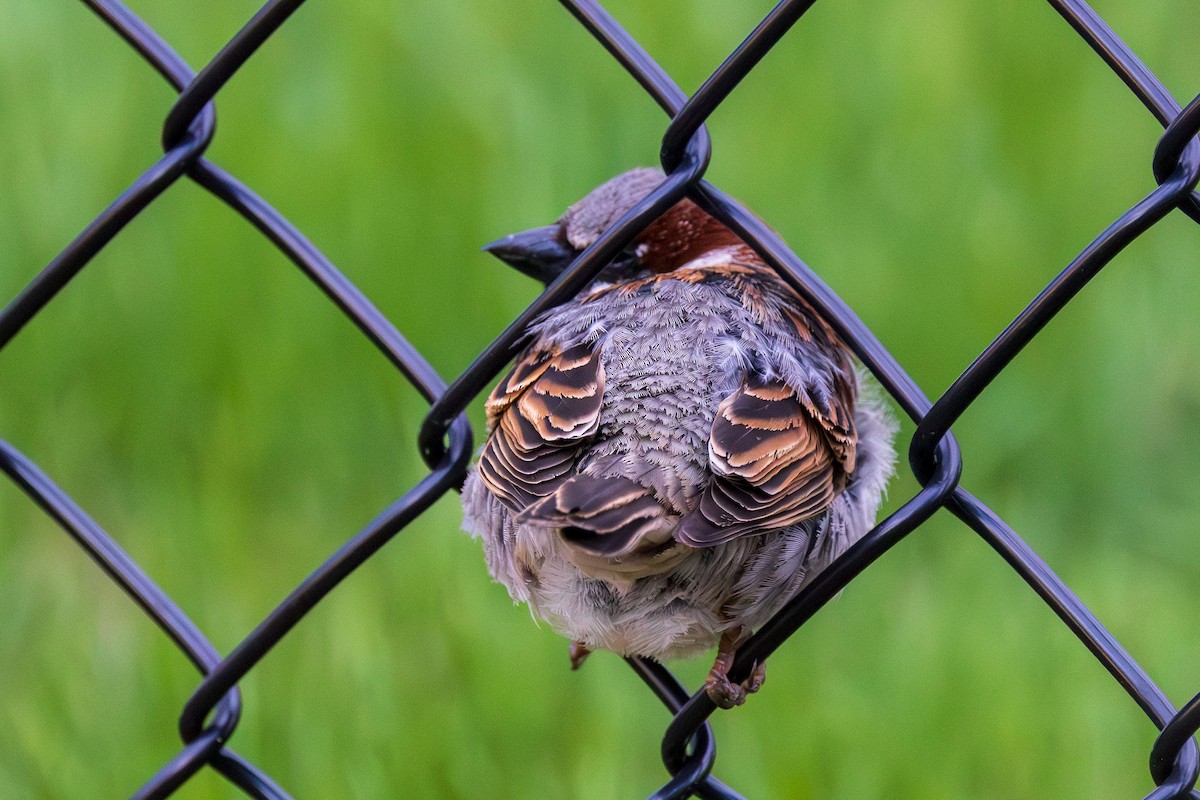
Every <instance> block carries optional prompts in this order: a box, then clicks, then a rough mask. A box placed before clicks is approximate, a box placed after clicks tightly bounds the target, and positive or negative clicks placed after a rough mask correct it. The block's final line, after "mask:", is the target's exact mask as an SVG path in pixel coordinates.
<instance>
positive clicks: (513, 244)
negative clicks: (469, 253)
mask: <svg viewBox="0 0 1200 800" xmlns="http://www.w3.org/2000/svg"><path fill="white" fill-rule="evenodd" d="M483 249H484V250H486V251H487V252H489V253H491V254H492V255H494V256H495V257H496V258H498V259H500V260H501V261H503V262H504V263H505V264H508V265H509V266H510V267H513V268H515V269H518V270H520V271H521V272H524V273H525V274H526V275H528V276H529V277H531V278H536V279H537V280H539V281H541V282H542V283H544V284H546V285H547V286H548V285H550V283H551V281H553V280H554V279H555V278H557V277H558V276H559V274H561V273H562V271H563V270H564V269H566V268H567V266H568V265H569V264H570V263H571V261H572V260H573V259H574V258H575V256H577V255H578V254H579V253H578V252H577V251H576V250H575V248H573V247H571V245H569V244H567V243H566V242H565V241H563V240H562V239H561V238H560V229H559V226H558V225H547V226H546V227H544V228H534V229H533V230H528V231H521V232H520V233H512V234H509V235H508V236H505V237H504V238H503V239H497V240H496V241H494V242H492V243H491V244H485V245H484V246H483Z"/></svg>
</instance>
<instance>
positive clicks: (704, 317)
mask: <svg viewBox="0 0 1200 800" xmlns="http://www.w3.org/2000/svg"><path fill="white" fill-rule="evenodd" d="M662 180H663V174H662V172H660V171H659V170H656V169H635V170H633V171H631V172H627V173H625V174H623V175H620V176H618V177H616V178H613V179H612V180H610V181H608V182H607V183H605V184H603V185H601V186H600V187H598V188H597V189H595V190H593V191H592V192H591V193H590V194H588V195H587V196H586V197H585V198H583V199H582V200H580V201H579V202H578V203H576V204H575V205H573V206H571V207H570V208H569V209H567V211H566V213H565V214H563V216H562V218H561V219H559V221H558V222H557V223H556V224H554V225H550V226H548V227H545V228H538V229H535V230H532V231H526V232H524V233H517V234H513V235H511V236H508V237H505V238H504V239H501V240H499V241H497V242H494V243H492V244H490V245H488V246H486V247H485V248H484V249H485V250H488V251H490V252H491V253H492V254H494V255H496V256H498V257H499V258H500V259H502V260H503V261H505V262H507V263H509V264H510V265H512V266H514V267H516V268H518V269H520V270H521V271H523V272H525V273H527V274H529V275H532V276H533V277H536V278H538V279H540V280H542V281H544V282H546V283H549V282H550V281H551V280H553V279H554V278H555V277H556V276H557V275H558V274H559V273H561V272H562V271H563V270H564V269H565V268H566V267H567V265H569V264H570V263H571V261H572V259H573V258H574V257H575V256H576V255H578V253H579V252H581V251H582V250H583V249H584V248H586V247H587V246H588V245H590V244H591V243H592V242H594V241H595V240H596V239H597V238H598V237H599V236H600V234H601V233H603V232H604V230H605V229H606V228H608V227H609V226H610V225H611V224H612V223H613V222H615V221H616V220H617V219H618V218H619V217H620V216H621V215H623V214H624V213H625V212H626V211H628V210H629V209H630V208H632V207H633V206H634V205H635V204H636V203H637V202H638V201H640V200H641V199H643V198H644V197H645V196H646V195H647V194H649V192H650V191H651V190H653V189H654V188H655V187H656V186H658V185H659V184H660V183H661V182H662ZM487 420H488V428H489V436H488V438H487V442H486V444H485V445H484V447H483V450H482V453H481V455H480V458H479V462H478V464H476V466H475V467H474V468H473V469H472V470H471V472H470V474H469V475H468V477H467V481H466V485H465V486H464V488H463V495H462V500H463V509H464V523H463V525H464V528H465V529H466V530H467V531H468V532H470V533H471V534H472V535H474V536H478V537H480V538H481V539H482V540H483V547H484V551H485V553H486V556H487V563H488V569H489V571H490V573H491V575H492V577H493V578H495V579H496V580H497V581H499V582H500V583H502V584H504V586H505V587H507V589H508V592H509V594H510V595H511V596H512V598H513V599H514V600H515V601H518V602H524V603H528V604H529V606H530V608H531V609H532V610H533V612H534V613H535V614H536V615H537V616H538V617H540V618H542V619H544V620H546V621H547V622H549V623H550V624H551V625H552V626H553V627H554V628H555V630H557V631H559V632H560V633H563V634H565V635H566V636H568V637H570V638H571V639H572V640H573V644H572V646H571V660H572V665H573V666H574V667H578V666H579V664H580V662H581V661H582V660H583V658H584V657H585V656H586V655H587V653H588V652H589V651H590V650H591V649H593V648H603V649H605V650H611V651H615V652H617V653H620V654H622V655H627V656H628V655H633V656H646V657H650V658H654V659H660V660H661V659H665V658H673V657H678V656H688V655H693V654H695V653H697V652H699V651H701V650H704V649H707V648H709V647H711V646H712V645H714V644H716V645H717V648H718V649H717V657H716V660H715V662H714V664H713V667H712V671H711V672H710V673H709V675H708V679H707V681H706V684H705V687H706V690H707V692H708V694H709V696H710V697H712V699H713V700H714V702H716V704H717V705H719V706H721V707H723V708H730V707H732V706H735V705H739V704H741V703H742V702H744V700H745V697H746V695H747V693H750V692H754V691H756V690H757V689H758V688H759V687H760V686H761V685H762V682H763V679H764V677H765V673H764V670H763V665H761V664H758V665H756V666H755V668H754V670H753V672H752V674H751V676H750V677H749V678H747V679H746V680H745V681H743V682H742V683H741V684H734V683H733V682H732V681H731V680H730V679H729V678H728V671H729V669H730V667H731V665H732V664H733V657H734V655H735V653H736V651H737V648H738V646H739V645H740V644H741V643H742V642H744V641H745V640H746V639H747V638H748V637H749V635H750V634H751V632H753V630H754V629H755V628H756V627H757V626H759V625H761V624H762V623H763V622H765V621H766V620H767V619H768V618H769V617H770V616H771V615H772V614H774V613H775V612H776V611H778V610H779V609H780V608H781V607H782V606H783V605H784V603H786V602H787V601H788V600H789V599H790V598H791V597H792V596H794V595H795V594H796V592H797V591H798V590H799V589H800V587H801V586H802V585H803V584H804V583H805V581H806V580H808V579H810V578H811V577H812V576H814V575H815V574H816V573H817V572H819V571H820V570H821V569H822V568H824V567H825V566H826V565H827V564H829V563H830V562H831V561H832V560H833V559H834V558H835V557H837V556H838V555H839V554H840V553H842V552H843V551H844V550H846V548H847V547H849V546H850V545H851V544H853V543H854V542H855V541H856V540H858V539H859V538H860V537H861V536H862V535H863V534H865V533H866V532H867V531H868V530H869V529H870V528H871V526H872V525H873V524H874V520H875V513H876V511H877V510H878V508H879V504H880V501H881V496H882V493H883V490H884V485H885V484H886V482H887V479H888V477H889V476H890V474H891V471H892V466H893V462H894V460H895V454H894V452H893V450H892V444H891V440H892V436H893V434H894V432H895V426H894V423H893V422H892V421H891V419H890V417H889V415H888V414H887V412H886V411H885V409H884V408H883V406H882V405H881V404H880V403H879V402H878V401H877V400H874V399H871V398H866V397H860V396H859V395H858V377H857V375H856V372H855V369H854V367H853V366H852V363H851V358H850V354H849V353H848V351H847V350H846V348H845V346H844V345H843V344H842V343H841V341H840V340H839V339H838V337H837V335H836V334H835V333H834V332H833V330H832V329H831V328H830V327H829V325H828V324H826V323H825V321H824V320H822V319H821V318H820V317H818V316H817V314H816V312H814V311H813V309H812V308H811V307H810V306H809V305H808V304H807V303H806V302H805V301H804V300H802V299H801V298H800V296H799V295H798V294H796V292H795V291H793V290H792V289H791V288H790V287H789V286H788V285H787V284H786V283H784V282H783V281H782V280H781V279H780V278H779V277H778V276H777V275H776V274H775V273H774V272H773V271H772V270H771V269H770V268H769V267H768V266H767V265H766V264H765V263H764V262H763V260H762V259H761V258H759V256H758V255H757V254H756V253H755V252H754V251H753V250H752V249H751V248H750V247H749V246H748V245H747V244H746V243H745V242H743V241H742V240H741V239H739V238H738V237H737V235H735V234H734V233H733V232H732V231H731V230H729V228H727V227H725V226H724V225H723V224H721V223H720V222H718V221H717V220H716V219H715V218H713V217H712V216H710V215H709V214H707V213H706V212H704V211H703V210H702V209H701V208H700V207H699V206H697V205H696V204H695V203H693V202H691V201H690V200H682V201H680V202H679V203H677V204H676V205H675V206H673V207H672V208H671V209H669V210H668V211H667V212H666V213H665V214H663V215H662V216H661V217H660V218H659V219H658V220H657V221H655V222H654V223H652V224H651V225H650V226H649V227H648V228H647V229H646V230H645V231H644V232H643V233H642V234H641V235H640V236H639V237H638V238H637V240H636V241H635V242H634V243H633V244H632V245H630V247H629V248H628V249H627V250H626V251H625V252H624V253H622V254H621V255H620V256H619V257H618V258H616V259H614V260H613V261H612V262H611V263H610V264H608V265H607V266H606V267H605V268H604V270H603V271H602V272H601V273H600V274H599V276H598V277H597V278H596V279H595V281H594V282H593V283H592V284H591V285H590V286H589V287H587V288H586V289H585V290H584V291H582V292H581V293H580V294H579V296H577V297H576V298H575V299H574V300H572V301H570V302H568V303H565V304H563V305H561V306H559V307H557V308H554V309H551V310H550V311H547V312H546V313H545V314H543V315H542V316H541V317H540V318H538V320H537V321H536V322H535V323H534V324H533V325H531V326H530V328H529V331H528V336H527V344H526V345H525V348H524V350H523V351H522V352H521V353H520V355H519V356H518V357H517V360H516V366H515V367H514V368H513V370H512V371H511V372H510V373H509V374H508V376H507V377H505V378H504V379H503V380H502V381H500V383H499V385H497V386H496V388H495V390H494V391H493V392H492V393H491V396H490V397H489V398H488V400H487Z"/></svg>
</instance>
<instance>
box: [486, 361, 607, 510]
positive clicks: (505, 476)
mask: <svg viewBox="0 0 1200 800" xmlns="http://www.w3.org/2000/svg"><path fill="white" fill-rule="evenodd" d="M603 394H604V366H603V364H602V363H601V361H600V355H599V353H598V352H595V351H593V350H592V348H591V347H590V346H588V345H586V344H580V345H576V346H574V347H571V348H569V349H566V350H562V351H555V350H531V351H528V352H527V353H525V355H524V356H523V357H522V358H521V360H520V361H518V362H517V364H516V366H515V367H513V370H512V372H510V373H509V374H508V376H507V377H506V378H505V379H504V380H502V381H501V382H500V383H499V384H498V385H497V386H496V388H495V389H494V390H493V391H492V394H491V396H490V397H489V398H488V401H487V415H488V425H489V427H491V429H492V432H491V435H490V436H489V437H488V441H487V444H486V445H485V446H484V448H483V454H482V455H481V456H480V459H479V476H480V478H482V479H483V482H484V483H485V484H486V485H487V487H488V488H489V489H491V490H492V492H493V494H495V495H496V497H498V498H499V499H500V501H501V502H502V503H504V505H506V506H507V507H508V508H509V509H510V510H512V511H514V512H517V513H520V512H521V511H524V510H525V509H526V508H528V507H529V506H530V505H532V504H533V503H535V502H537V501H538V500H540V499H541V498H543V497H546V496H548V495H550V494H552V493H553V492H554V491H555V490H556V489H557V488H558V487H559V486H560V485H562V483H563V482H564V481H565V480H566V479H567V478H568V477H569V476H570V473H571V470H572V468H573V467H574V465H575V462H576V460H577V459H578V457H579V451H580V447H581V446H582V445H583V444H584V443H585V442H587V441H588V440H589V439H590V438H591V437H592V435H593V434H595V432H596V429H597V427H598V426H599V424H600V407H601V404H602V400H603Z"/></svg>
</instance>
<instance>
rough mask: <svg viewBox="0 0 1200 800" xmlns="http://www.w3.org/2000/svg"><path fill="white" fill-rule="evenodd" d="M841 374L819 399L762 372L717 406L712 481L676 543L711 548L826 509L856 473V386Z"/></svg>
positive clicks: (679, 530) (711, 439)
mask: <svg viewBox="0 0 1200 800" xmlns="http://www.w3.org/2000/svg"><path fill="white" fill-rule="evenodd" d="M849 381H850V378H849V377H848V376H839V377H838V379H837V382H836V385H835V390H834V392H833V393H832V394H828V393H823V394H821V395H820V396H817V394H818V393H816V392H815V391H814V392H812V393H809V392H807V391H804V390H798V389H797V388H795V387H792V386H789V385H788V384H787V383H785V382H784V381H782V380H780V379H779V378H767V377H765V376H763V375H761V374H759V373H751V374H749V375H747V376H746V378H745V380H744V381H743V382H742V385H741V386H740V387H739V388H738V389H737V390H736V391H734V392H733V393H732V394H730V395H729V396H728V397H726V398H725V399H724V400H723V401H721V404H720V405H719V406H718V407H717V413H716V417H715V418H714V420H713V427H712V433H711V435H710V437H709V444H708V455H709V466H710V468H711V469H712V472H713V478H712V480H711V482H710V483H709V485H708V486H707V487H706V488H705V490H704V493H703V495H702V496H701V499H700V504H699V506H698V507H697V508H696V509H695V510H694V511H692V512H691V513H690V514H689V515H688V516H687V517H685V518H684V520H683V521H682V522H681V523H680V525H679V527H678V528H677V529H676V532H675V538H676V539H678V540H679V541H681V542H683V543H684V544H688V545H692V546H694V547H708V546H711V545H715V544H719V543H721V542H726V541H729V540H730V539H733V538H735V537H738V536H745V535H749V534H755V533H762V532H764V531H767V530H772V529H777V528H781V527H784V526H787V525H791V524H794V523H797V522H800V521H802V520H805V519H808V518H810V517H814V516H817V515H818V514H820V513H822V512H823V511H825V509H826V508H827V507H828V506H829V504H830V502H831V501H832V500H833V498H834V496H835V495H836V493H837V492H838V491H840V490H841V488H842V487H843V486H844V485H845V479H846V475H847V474H848V473H849V472H851V471H853V469H854V461H855V449H856V446H857V443H858V438H857V434H856V433H855V430H854V408H853V405H854V401H853V397H854V394H853V387H852V385H851V384H850V382H849Z"/></svg>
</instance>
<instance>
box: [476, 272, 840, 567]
mask: <svg viewBox="0 0 1200 800" xmlns="http://www.w3.org/2000/svg"><path fill="white" fill-rule="evenodd" d="M706 266H707V265H706ZM855 394H856V384H855V376H854V372H853V369H852V366H851V365H850V363H849V359H848V357H847V356H846V354H845V352H844V350H843V349H842V348H841V347H840V345H839V344H838V343H837V342H836V340H835V338H834V335H833V333H832V332H831V331H830V329H829V328H828V326H827V325H825V324H824V323H823V322H822V321H821V320H820V319H819V318H818V317H817V316H816V315H815V313H814V312H813V311H812V310H811V309H810V308H809V307H808V306H807V305H806V304H804V303H803V302H802V301H801V300H800V299H799V298H798V297H797V296H796V295H795V294H794V293H792V292H791V290H790V289H789V288H788V287H787V286H786V285H784V284H783V283H782V282H781V281H779V279H778V278H777V277H775V276H774V274H772V273H769V272H768V271H767V270H766V269H765V268H761V267H759V266H756V265H755V264H753V263H752V262H748V263H744V264H743V263H737V262H730V263H728V264H725V265H722V266H721V267H719V268H717V269H711V268H695V269H687V268H684V269H680V270H676V271H674V272H671V273H667V274H663V275H653V276H649V277H646V278H644V279H641V280H636V281H631V282H625V283H619V284H613V285H602V286H599V287H595V288H593V289H592V290H591V291H590V292H589V293H588V294H586V295H584V296H582V297H580V298H577V299H576V300H574V301H572V302H570V303H567V304H565V305H563V306H560V307H558V308H557V309H554V310H552V311H550V312H548V313H547V314H546V315H545V316H543V317H542V318H541V319H540V320H539V322H538V323H536V324H535V325H534V326H532V327H531V329H530V335H529V344H528V346H527V347H526V348H525V350H524V351H523V353H522V354H521V356H520V357H519V359H518V361H517V363H516V365H515V366H514V368H513V370H512V372H510V373H509V375H508V376H507V377H506V378H505V379H504V380H502V381H501V382H500V384H499V385H498V386H497V387H496V389H495V391H494V392H493V393H492V395H491V397H490V398H489V400H488V404H487V410H488V422H489V427H490V429H491V433H490V436H489V438H488V441H487V443H486V445H485V446H484V450H483V453H482V455H481V458H480V462H479V477H480V479H481V480H482V481H483V483H484V484H485V485H486V486H487V487H488V489H489V490H490V491H491V492H492V493H493V494H494V495H495V496H496V497H497V498H498V499H499V500H500V502H501V503H502V504H503V505H504V506H505V507H507V508H508V509H509V510H510V511H511V512H512V514H513V515H514V517H515V519H514V521H515V522H516V523H517V524H522V525H532V526H544V527H547V528H555V529H558V530H559V531H560V532H561V534H562V537H563V539H564V540H565V541H566V542H568V543H569V544H570V545H571V546H573V547H576V548H580V549H582V550H584V551H587V552H588V553H590V554H594V555H595V556H598V557H603V558H608V559H634V560H636V558H637V557H639V556H641V557H644V558H648V559H653V558H654V557H656V556H658V555H660V554H661V553H662V552H663V551H664V550H666V549H668V548H670V547H671V546H672V545H673V544H674V543H676V542H678V543H682V544H685V545H689V546H692V547H707V546H712V545H715V544H720V543H722V542H727V541H731V540H733V539H736V538H739V537H743V536H748V535H753V534H760V533H763V532H764V531H769V530H774V529H778V528H781V527H785V526H788V525H792V524H795V523H797V522H800V521H802V520H805V519H810V518H813V517H815V516H817V515H820V514H821V513H823V512H824V511H825V510H826V509H827V508H828V507H829V505H830V503H831V502H832V500H833V498H834V497H835V496H836V494H837V493H838V492H839V491H841V490H842V488H843V487H844V486H845V484H846V479H847V475H849V474H850V473H852V472H853V470H854V466H855V459H856V448H857V441H858V439H857V433H856V431H855V426H854V398H855Z"/></svg>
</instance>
